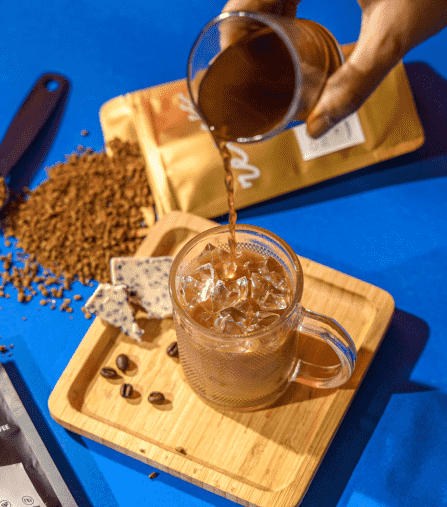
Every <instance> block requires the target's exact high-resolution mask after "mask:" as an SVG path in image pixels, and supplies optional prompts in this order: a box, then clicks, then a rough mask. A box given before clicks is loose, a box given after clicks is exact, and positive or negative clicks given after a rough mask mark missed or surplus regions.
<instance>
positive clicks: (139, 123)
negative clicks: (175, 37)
mask: <svg viewBox="0 0 447 507" xmlns="http://www.w3.org/2000/svg"><path fill="white" fill-rule="evenodd" d="M352 47H353V46H347V47H345V48H344V52H345V54H347V53H348V52H349V51H350V50H351V49H352ZM358 119H359V120H360V124H361V129H360V130H361V132H360V134H362V135H363V136H364V141H363V139H361V141H357V142H360V144H356V145H353V146H352V145H351V146H348V147H345V148H343V149H339V150H338V151H335V152H332V153H327V154H324V155H322V156H316V157H315V155H313V156H314V157H315V158H312V157H311V158H309V157H307V156H304V157H303V153H304V152H302V149H303V145H302V144H301V145H300V143H299V141H298V139H299V136H298V134H297V132H298V130H297V128H295V129H290V130H288V131H285V132H283V133H281V134H279V135H278V136H276V137H274V138H273V139H269V140H267V141H263V142H259V143H254V144H237V143H229V147H230V151H231V154H232V156H233V158H232V162H231V164H232V168H233V174H234V178H235V206H236V209H240V208H244V207H246V206H250V205H252V204H256V203H260V202H263V201H266V200H268V199H271V198H273V197H277V196H279V195H283V194H286V193H288V192H291V191H293V190H297V189H299V188H303V187H307V186H310V185H313V184H315V183H319V182H321V181H324V180H327V179H330V178H333V177H335V176H339V175H342V174H345V173H349V172H351V171H354V170H356V169H360V168H362V167H366V166H369V165H372V164H375V163H377V162H381V161H384V160H387V159H390V158H393V157H397V156H399V155H402V154H404V153H408V152H411V151H413V150H415V149H417V148H418V147H420V146H421V145H422V144H423V142H424V133H423V129H422V126H421V124H420V121H419V118H418V115H417V111H416V107H415V104H414V101H413V97H412V93H411V90H410V86H409V83H408V80H407V77H406V74H405V69H404V66H403V64H402V62H400V63H399V64H398V65H396V67H395V68H394V69H393V70H392V71H391V72H390V73H389V74H388V76H387V77H386V78H385V79H384V80H383V81H382V83H381V84H380V85H379V87H378V88H377V89H376V91H375V92H374V93H373V94H372V95H371V97H370V98H369V99H368V100H367V101H366V102H365V104H364V105H363V106H362V107H361V108H360V109H359V111H358ZM100 120H101V125H102V129H103V133H104V138H105V140H106V141H109V140H111V139H113V138H114V137H116V136H118V137H120V138H122V139H123V140H138V142H139V144H140V148H141V151H142V153H143V156H144V158H145V161H146V167H147V175H148V180H149V185H150V187H151V191H152V194H153V197H154V201H155V206H156V210H157V213H158V215H159V216H160V217H161V216H164V215H165V214H167V213H168V212H170V211H173V210H181V211H185V212H189V213H194V214H196V215H201V216H205V217H216V216H219V215H222V214H225V213H228V202H227V193H226V188H225V185H224V170H223V163H222V159H221V157H220V155H219V152H218V150H217V148H216V146H215V145H214V142H213V140H212V137H211V134H210V133H209V131H208V130H207V129H206V127H205V126H204V125H203V123H202V122H201V120H200V118H199V116H198V115H197V113H196V112H195V110H194V107H193V105H192V103H191V100H190V98H189V95H188V91H187V86H186V80H184V79H183V80H179V81H175V82H171V83H167V84H163V85H159V86H154V87H151V88H147V89H144V90H140V91H136V92H133V93H128V94H126V95H122V96H119V97H116V98H114V99H112V100H110V101H108V102H106V103H105V104H104V105H103V106H102V107H101V110H100ZM299 128H300V127H298V129H299ZM303 128H304V126H303V127H301V130H303ZM346 128H347V129H348V130H349V125H347V127H346ZM333 130H334V132H335V134H334V132H333V133H332V137H330V138H329V141H328V140H327V139H322V140H319V141H318V143H320V144H319V145H316V144H315V143H314V141H312V140H310V138H309V139H308V142H309V143H310V144H312V145H313V148H312V149H315V150H316V153H317V155H318V150H319V149H320V150H322V152H327V150H328V146H325V145H324V143H326V144H328V143H329V144H330V143H331V142H335V143H337V142H338V141H337V135H339V136H343V135H345V136H346V135H348V134H349V132H343V129H342V128H339V129H338V130H337V127H336V128H335V129H333ZM345 130H346V129H345ZM338 131H339V132H338ZM331 139H332V140H331ZM334 139H335V141H334ZM310 144H309V145H310ZM340 146H343V142H342V143H341V145H340ZM329 149H331V146H329ZM332 149H334V148H333V147H332Z"/></svg>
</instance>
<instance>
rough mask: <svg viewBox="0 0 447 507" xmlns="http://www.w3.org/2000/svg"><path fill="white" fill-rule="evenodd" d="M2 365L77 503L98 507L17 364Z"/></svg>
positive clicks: (8, 362)
mask: <svg viewBox="0 0 447 507" xmlns="http://www.w3.org/2000/svg"><path fill="white" fill-rule="evenodd" d="M2 364H3V367H4V368H5V370H6V372H7V374H8V376H9V378H10V380H11V382H12V384H13V386H14V388H15V390H16V391H17V394H18V395H19V397H20V399H21V401H22V403H23V406H24V407H25V409H26V411H27V412H28V414H29V416H30V418H31V420H32V421H33V424H34V426H35V427H36V429H37V431H38V433H39V435H40V437H41V439H42V441H43V443H44V444H45V446H46V448H47V449H48V451H49V453H50V455H51V457H52V459H53V461H54V463H55V464H56V466H57V468H58V470H59V472H60V474H61V476H62V478H63V479H64V481H65V483H66V484H67V486H68V487H69V489H70V492H71V494H72V495H73V498H74V499H75V501H76V503H77V504H78V505H79V506H80V507H81V506H85V507H96V506H94V505H93V504H92V503H91V502H90V501H89V499H88V497H87V494H86V492H85V490H84V488H83V486H82V484H81V483H80V481H79V480H78V478H77V476H76V474H75V472H74V470H73V469H72V467H71V466H70V463H69V462H68V461H67V459H66V458H65V456H64V454H63V452H62V450H61V448H60V446H59V444H58V442H57V440H56V439H55V437H54V436H53V433H52V431H51V429H50V428H49V427H48V425H47V423H46V421H45V419H44V418H43V416H42V414H41V412H40V410H39V408H38V406H37V404H36V403H35V401H34V399H33V396H32V395H31V393H30V391H29V389H28V387H27V385H26V382H25V380H24V379H23V378H22V376H21V374H20V372H19V370H18V369H17V367H16V365H15V363H14V362H12V361H7V362H4V363H2Z"/></svg>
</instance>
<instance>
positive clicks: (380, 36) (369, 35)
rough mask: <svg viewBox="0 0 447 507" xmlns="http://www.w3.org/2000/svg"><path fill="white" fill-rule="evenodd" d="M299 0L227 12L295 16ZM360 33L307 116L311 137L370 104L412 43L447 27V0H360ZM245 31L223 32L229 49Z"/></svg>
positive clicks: (247, 3)
mask: <svg viewBox="0 0 447 507" xmlns="http://www.w3.org/2000/svg"><path fill="white" fill-rule="evenodd" d="M299 2H300V0H229V1H228V2H227V4H226V5H225V7H224V9H223V12H228V11H243V10H245V11H257V12H266V13H273V14H278V15H281V16H287V17H292V18H295V16H296V8H297V6H298V4H299ZM358 3H359V5H360V7H361V9H362V22H361V27H360V35H359V39H358V41H357V43H356V44H355V47H354V50H353V51H352V52H351V54H350V56H349V57H348V58H347V60H346V62H345V64H344V65H342V66H341V67H340V68H339V69H338V70H337V71H336V72H334V74H332V76H330V78H329V79H328V81H327V83H326V85H325V87H324V89H323V92H322V94H321V96H320V98H319V100H318V102H317V104H316V105H315V107H314V109H313V110H312V111H311V113H310V115H309V117H308V118H307V121H306V123H307V131H308V134H309V135H310V136H312V137H319V136H321V135H323V134H325V133H326V132H327V131H328V130H329V129H330V128H332V127H333V126H334V125H335V124H336V123H338V122H339V121H341V120H343V119H344V118H346V117H347V116H349V115H350V114H352V113H353V112H354V111H357V109H358V108H359V107H360V106H361V105H362V104H363V103H364V102H365V100H366V99H367V98H368V97H369V96H370V95H371V93H372V92H373V91H374V90H375V89H376V88H377V86H378V85H379V84H380V82H381V81H382V79H383V78H384V77H385V76H386V75H387V74H388V72H389V71H390V70H391V69H392V68H393V67H394V66H395V65H396V64H397V63H398V62H399V60H400V59H401V58H402V57H403V56H404V55H405V54H406V53H407V52H408V51H409V50H410V49H412V48H413V47H415V46H417V45H418V44H419V43H421V42H422V41H424V40H426V39H428V38H429V37H431V36H433V35H435V34H436V33H437V32H439V31H440V30H442V29H443V28H444V27H445V26H447V0H358ZM241 35H243V34H241V33H236V32H235V31H234V30H233V31H231V32H226V31H222V33H221V42H222V46H223V47H226V46H227V45H229V44H230V43H232V42H234V40H235V38H236V39H237V38H239V37H240V36H241Z"/></svg>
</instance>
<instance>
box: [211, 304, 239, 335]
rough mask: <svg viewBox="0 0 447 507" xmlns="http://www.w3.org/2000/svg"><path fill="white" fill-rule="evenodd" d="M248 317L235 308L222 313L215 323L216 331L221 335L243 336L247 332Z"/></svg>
mask: <svg viewBox="0 0 447 507" xmlns="http://www.w3.org/2000/svg"><path fill="white" fill-rule="evenodd" d="M246 321H247V315H246V314H245V313H244V312H242V311H241V310H238V309H237V308H234V307H229V308H225V309H224V310H222V311H220V312H219V313H218V315H217V317H216V319H215V321H214V329H215V331H217V332H220V333H230V334H242V333H244V332H245V328H246V323H247V322H246Z"/></svg>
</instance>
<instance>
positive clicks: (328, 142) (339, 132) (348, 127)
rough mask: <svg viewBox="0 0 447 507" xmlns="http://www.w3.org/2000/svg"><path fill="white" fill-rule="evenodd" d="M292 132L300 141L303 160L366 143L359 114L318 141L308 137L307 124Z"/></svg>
mask: <svg viewBox="0 0 447 507" xmlns="http://www.w3.org/2000/svg"><path fill="white" fill-rule="evenodd" d="M292 130H293V132H294V134H295V137H296V140H297V141H298V146H299V147H300V150H301V156H302V157H303V160H312V159H314V158H318V157H322V156H324V155H328V154H329V153H334V152H335V151H340V150H343V149H344V148H349V147H351V146H356V145H357V144H362V143H364V142H365V134H364V133H363V129H362V124H361V123H360V118H359V116H358V114H357V113H353V114H351V115H350V116H348V117H347V118H345V119H344V120H342V121H341V122H339V123H337V125H335V126H334V127H332V128H331V130H329V132H326V134H324V136H321V137H319V138H318V139H313V138H312V137H310V136H308V135H307V132H306V124H305V123H302V124H301V125H298V127H294V128H293V129H292Z"/></svg>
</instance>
